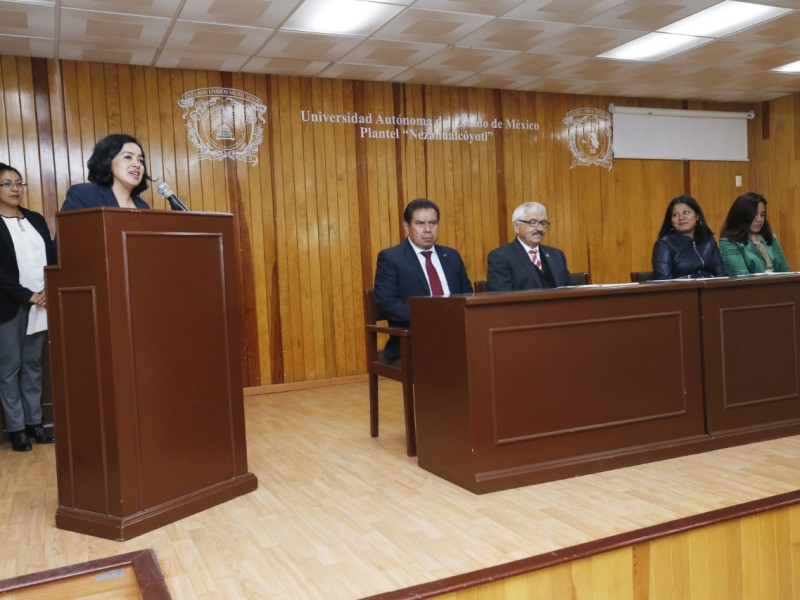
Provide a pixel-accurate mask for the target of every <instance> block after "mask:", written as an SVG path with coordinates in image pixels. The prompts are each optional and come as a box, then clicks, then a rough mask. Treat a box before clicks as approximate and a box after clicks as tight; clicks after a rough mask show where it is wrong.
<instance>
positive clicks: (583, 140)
mask: <svg viewBox="0 0 800 600" xmlns="http://www.w3.org/2000/svg"><path fill="white" fill-rule="evenodd" d="M564 124H565V125H567V127H568V135H567V139H568V140H569V151H570V152H571V153H572V164H571V165H570V166H569V168H570V169H572V168H573V167H576V166H582V167H588V166H590V165H599V166H601V167H606V168H607V169H608V170H609V171H610V170H611V156H612V154H611V115H610V114H609V113H607V112H606V111H604V110H600V109H598V108H579V109H576V110H571V111H569V112H568V113H567V116H566V117H564Z"/></svg>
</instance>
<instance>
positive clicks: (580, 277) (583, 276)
mask: <svg viewBox="0 0 800 600" xmlns="http://www.w3.org/2000/svg"><path fill="white" fill-rule="evenodd" d="M569 278H570V279H571V280H572V285H589V284H590V283H592V276H591V275H590V274H589V273H588V272H587V271H582V272H580V273H570V274H569Z"/></svg>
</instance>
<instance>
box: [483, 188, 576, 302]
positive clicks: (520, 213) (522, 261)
mask: <svg viewBox="0 0 800 600" xmlns="http://www.w3.org/2000/svg"><path fill="white" fill-rule="evenodd" d="M511 221H512V224H513V226H514V232H515V233H516V234H517V237H516V239H514V241H513V242H511V243H510V244H506V245H505V246H501V247H500V248H496V249H494V250H492V251H491V252H490V253H489V268H488V273H487V281H486V289H487V291H490V292H511V291H514V290H535V289H548V288H556V287H561V286H566V285H572V282H571V280H570V276H569V271H568V270H567V259H566V257H565V256H564V253H563V252H562V251H561V250H559V249H558V248H553V247H552V246H544V245H542V243H541V242H542V238H544V235H545V233H547V228H548V227H549V226H550V222H549V221H548V220H547V209H546V208H545V207H544V205H543V204H541V203H539V202H525V203H524V204H520V205H519V206H518V207H517V208H516V209H515V210H514V214H513V215H512V217H511Z"/></svg>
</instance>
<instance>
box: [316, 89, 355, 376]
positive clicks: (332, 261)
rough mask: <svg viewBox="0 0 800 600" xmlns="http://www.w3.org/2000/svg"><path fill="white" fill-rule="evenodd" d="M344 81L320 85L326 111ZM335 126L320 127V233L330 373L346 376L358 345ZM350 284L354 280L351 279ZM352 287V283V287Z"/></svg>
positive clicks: (332, 107) (328, 371) (338, 93)
mask: <svg viewBox="0 0 800 600" xmlns="http://www.w3.org/2000/svg"><path fill="white" fill-rule="evenodd" d="M341 85H342V84H341V82H340V81H335V80H332V79H329V80H324V81H323V82H322V85H320V90H319V93H320V98H319V100H318V102H319V105H320V106H321V108H322V110H323V111H324V112H325V113H326V114H334V113H335V110H334V100H333V97H334V95H339V96H341V92H340V90H341ZM335 129H341V128H340V127H322V128H320V127H317V128H316V131H315V133H316V137H317V142H316V144H317V145H318V147H319V148H320V154H321V163H322V165H323V166H324V178H325V190H326V193H325V197H324V198H322V199H321V204H322V205H323V209H324V213H325V221H324V223H321V225H322V227H321V229H320V235H322V236H324V239H325V249H324V251H323V254H322V255H321V256H320V262H321V264H322V274H323V277H324V279H325V280H326V281H325V282H324V284H323V290H324V289H325V286H326V285H327V287H328V292H327V293H325V294H324V296H323V300H325V299H326V298H327V299H329V300H328V301H329V302H330V306H329V307H326V310H325V316H326V318H327V323H326V325H327V328H328V331H327V332H326V339H327V342H328V347H327V348H326V373H330V374H335V375H336V376H342V375H344V374H345V373H347V363H348V360H347V359H348V356H347V354H348V348H349V347H350V346H351V345H353V344H355V343H356V342H355V340H354V339H353V338H352V330H353V328H352V327H350V328H348V327H344V326H343V325H344V323H345V322H346V321H345V314H346V312H347V308H348V300H349V298H350V295H349V294H347V293H346V289H345V284H344V280H343V269H342V265H343V263H344V256H343V254H342V246H341V237H342V226H345V227H346V226H347V222H346V221H344V222H342V221H341V220H340V214H339V184H338V181H337V179H338V174H337V169H336V154H337V148H336V140H335V137H334V136H335ZM348 283H350V282H348ZM349 287H352V286H349Z"/></svg>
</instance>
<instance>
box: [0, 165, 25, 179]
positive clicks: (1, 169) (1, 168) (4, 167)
mask: <svg viewBox="0 0 800 600" xmlns="http://www.w3.org/2000/svg"><path fill="white" fill-rule="evenodd" d="M4 171H13V172H14V173H16V174H17V177H19V178H20V179H22V173H20V172H19V171H18V170H17V169H15V168H14V167H12V166H11V165H7V164H6V163H2V162H0V173H2V172H4Z"/></svg>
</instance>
